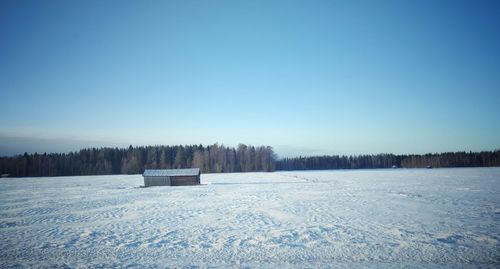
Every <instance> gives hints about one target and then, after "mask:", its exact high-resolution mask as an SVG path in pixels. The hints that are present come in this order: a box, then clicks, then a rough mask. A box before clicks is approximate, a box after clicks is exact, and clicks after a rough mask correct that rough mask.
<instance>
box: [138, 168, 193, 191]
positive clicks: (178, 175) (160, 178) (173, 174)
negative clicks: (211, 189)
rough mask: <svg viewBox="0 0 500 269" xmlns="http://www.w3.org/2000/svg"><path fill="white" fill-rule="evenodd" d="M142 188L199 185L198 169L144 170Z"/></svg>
mask: <svg viewBox="0 0 500 269" xmlns="http://www.w3.org/2000/svg"><path fill="white" fill-rule="evenodd" d="M142 176H143V177H144V186H145V187H150V186H184V185H199V184H200V168H190V169H146V170H145V171H144V174H142Z"/></svg>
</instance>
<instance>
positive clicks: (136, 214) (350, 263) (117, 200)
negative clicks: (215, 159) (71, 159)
mask: <svg viewBox="0 0 500 269" xmlns="http://www.w3.org/2000/svg"><path fill="white" fill-rule="evenodd" d="M201 182H202V185H200V186H183V187H151V188H141V187H140V186H141V185H143V179H142V176H141V175H114V176H81V177H53V178H47V177H46V178H17V179H14V178H5V179H0V267H1V268H10V267H93V268H95V267H103V268H108V267H137V268H145V267H146V268H147V267H172V268H178V267H190V268H193V267H194V268H196V267H251V268H253V267H259V268H262V267H264V268H277V267H279V268H296V267H300V268H304V267H306V268H315V267H321V268H329V267H335V268H337V267H341V268H352V267H356V268H365V267H366V268H373V267H380V268H402V267H408V268H422V267H426V268H429V267H430V268H478V267H482V268H498V267H500V244H499V242H500V168H457V169H382V170H343V171H342V170H336V171H291V172H274V173H234V174H202V176H201Z"/></svg>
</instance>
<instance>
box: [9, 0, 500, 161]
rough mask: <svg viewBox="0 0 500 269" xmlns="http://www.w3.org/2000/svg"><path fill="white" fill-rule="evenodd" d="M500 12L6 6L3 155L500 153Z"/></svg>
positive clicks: (281, 4) (294, 4) (288, 4)
mask: <svg viewBox="0 0 500 269" xmlns="http://www.w3.org/2000/svg"><path fill="white" fill-rule="evenodd" d="M499 26H500V2H498V1H333V0H332V1H292V0H286V1H219V0H215V1H17V0H16V1H1V2H0V37H1V41H0V100H1V105H0V155H9V154H15V153H22V152H24V151H28V152H34V151H39V152H43V151H47V152H58V151H68V150H76V149H78V148H82V147H87V146H89V147H90V146H126V145H128V144H133V145H150V144H168V145H172V144H200V143H201V144H211V143H215V142H219V143H223V144H225V145H230V146H235V145H237V144H238V143H246V144H253V145H262V144H264V145H271V146H273V147H274V148H275V150H276V152H277V153H278V154H279V155H280V156H295V155H315V154H360V153H380V152H392V153H425V152H442V151H457V150H460V151H461V150H467V151H468V150H473V151H478V150H492V149H496V148H500V27H499Z"/></svg>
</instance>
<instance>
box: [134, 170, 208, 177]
mask: <svg viewBox="0 0 500 269" xmlns="http://www.w3.org/2000/svg"><path fill="white" fill-rule="evenodd" d="M199 174H200V168H189V169H146V170H145V171H144V174H142V175H143V176H145V177H170V176H197V175H199Z"/></svg>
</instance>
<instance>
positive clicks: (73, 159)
mask: <svg viewBox="0 0 500 269" xmlns="http://www.w3.org/2000/svg"><path fill="white" fill-rule="evenodd" d="M394 166H395V167H401V168H420V167H427V166H432V167H436V168H438V167H482V166H500V150H495V151H483V152H447V153H436V154H425V155H394V154H376V155H356V156H337V155H333V156H313V157H294V158H283V159H278V158H277V155H276V154H275V153H274V151H273V149H272V148H271V147H269V146H260V147H254V146H247V145H244V144H240V145H238V146H237V147H236V148H234V147H225V146H223V145H218V144H214V145H210V146H202V145H188V146H147V147H144V146H141V147H132V146H130V147H128V148H89V149H82V150H80V151H78V152H70V153H50V154H47V153H44V154H38V153H35V154H28V153H25V154H23V155H17V156H13V157H0V174H2V175H7V174H8V175H9V176H12V177H38V176H72V175H110V174H141V173H142V172H144V169H168V168H190V167H199V168H200V169H201V171H202V173H226V172H255V171H264V172H270V171H275V170H321V169H364V168H391V167H394Z"/></svg>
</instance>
